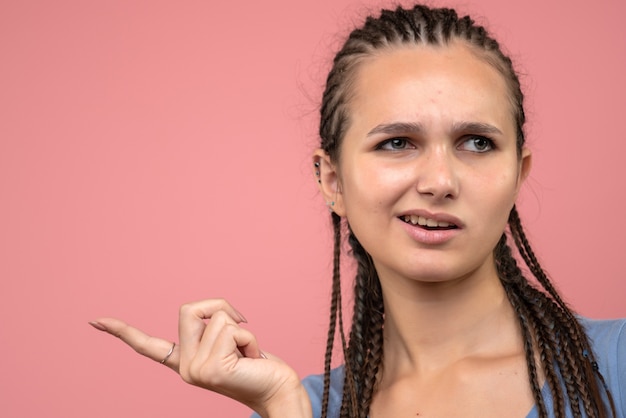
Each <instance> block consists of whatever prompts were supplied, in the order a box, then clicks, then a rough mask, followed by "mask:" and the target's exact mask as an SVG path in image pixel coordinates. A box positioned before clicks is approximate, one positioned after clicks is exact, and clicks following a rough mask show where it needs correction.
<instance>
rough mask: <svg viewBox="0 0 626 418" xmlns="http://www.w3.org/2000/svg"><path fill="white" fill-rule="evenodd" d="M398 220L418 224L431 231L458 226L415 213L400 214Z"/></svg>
mask: <svg viewBox="0 0 626 418" xmlns="http://www.w3.org/2000/svg"><path fill="white" fill-rule="evenodd" d="M400 220H402V221H403V222H405V223H407V224H410V225H415V226H419V227H422V228H424V229H428V230H432V231H437V230H445V229H457V228H458V226H457V225H455V224H453V223H450V222H443V221H436V220H434V219H429V218H424V217H423V216H417V215H404V216H400Z"/></svg>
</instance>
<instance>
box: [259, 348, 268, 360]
mask: <svg viewBox="0 0 626 418" xmlns="http://www.w3.org/2000/svg"><path fill="white" fill-rule="evenodd" d="M259 355H260V356H261V358H264V359H265V360H267V356H266V355H265V353H264V352H262V351H261V350H259Z"/></svg>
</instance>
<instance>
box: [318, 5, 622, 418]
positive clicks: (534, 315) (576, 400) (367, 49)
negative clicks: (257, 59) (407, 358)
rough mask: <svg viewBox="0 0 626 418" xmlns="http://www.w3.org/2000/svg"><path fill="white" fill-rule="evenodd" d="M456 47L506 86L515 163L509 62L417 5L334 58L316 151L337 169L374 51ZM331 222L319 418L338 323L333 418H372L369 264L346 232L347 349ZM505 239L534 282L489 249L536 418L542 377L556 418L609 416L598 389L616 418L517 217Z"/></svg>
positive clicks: (362, 32) (375, 291)
mask: <svg viewBox="0 0 626 418" xmlns="http://www.w3.org/2000/svg"><path fill="white" fill-rule="evenodd" d="M453 40H458V41H461V42H464V43H465V44H466V45H467V46H468V48H469V50H470V51H471V52H472V53H474V54H476V55H477V56H478V57H479V58H480V59H482V60H483V61H485V62H486V63H488V64H489V65H491V66H492V67H493V68H495V69H496V70H497V71H498V72H499V73H500V74H501V75H502V77H503V79H504V80H505V81H506V83H507V86H508V93H509V100H510V102H511V108H512V110H513V117H514V121H515V125H516V135H517V138H516V141H517V144H516V145H517V152H518V156H520V157H521V153H522V148H523V146H524V142H525V138H524V124H525V122H526V118H525V113H524V106H523V101H524V95H523V93H522V91H521V87H520V82H519V79H518V77H517V74H516V72H515V70H514V68H513V63H512V62H511V59H510V58H509V57H508V56H506V55H505V54H504V53H503V52H502V49H501V48H500V45H499V44H498V42H497V41H496V40H495V39H493V38H492V37H491V36H490V35H489V34H488V33H487V31H486V30H485V29H484V28H483V27H482V26H479V25H476V24H475V23H474V21H473V20H472V19H471V18H470V17H468V16H464V17H459V16H458V15H457V13H456V12H455V11H454V10H451V9H443V8H442V9H431V8H428V7H425V6H421V5H417V6H415V7H413V8H412V9H403V8H401V7H398V8H397V9H396V10H383V11H382V12H381V15H380V16H379V17H377V18H374V17H368V18H367V19H366V21H365V23H364V25H363V27H361V28H358V29H355V30H353V31H352V33H351V34H350V35H349V37H348V39H347V40H346V42H345V44H344V45H343V47H342V49H341V50H340V51H339V52H338V53H337V55H336V56H335V59H334V60H333V66H332V69H331V70H330V72H329V74H328V77H327V80H326V88H325V91H324V93H323V96H322V105H321V108H320V113H321V115H320V116H321V119H320V128H319V134H320V138H321V148H322V149H323V150H324V151H325V152H326V153H327V155H328V156H329V157H330V159H331V160H332V161H333V162H334V163H335V164H339V162H340V151H341V142H342V139H343V137H344V136H345V133H346V131H347V129H348V126H349V124H350V112H349V108H348V104H349V103H350V101H351V99H352V97H353V95H354V82H355V78H356V75H355V74H356V71H357V69H358V67H359V66H360V65H361V63H362V62H363V61H364V60H365V59H367V58H369V57H371V56H372V55H374V54H375V53H376V52H377V51H378V50H384V49H387V48H391V47H394V46H398V45H435V46H445V45H447V44H448V43H449V42H451V41H453ZM332 221H333V228H334V231H335V250H334V251H335V253H334V269H333V291H332V298H331V308H330V326H329V331H328V340H327V345H326V355H325V367H324V370H325V371H324V373H325V375H324V392H323V401H322V417H327V415H328V397H329V387H330V367H331V357H332V348H333V343H334V338H335V331H336V325H337V322H339V328H340V330H339V332H340V336H341V344H342V351H343V354H344V360H345V380H344V387H343V398H342V405H341V411H340V414H341V417H350V418H354V417H357V418H365V417H367V415H368V413H369V406H370V403H371V401H372V397H373V395H374V393H375V390H376V379H377V376H378V375H379V373H380V367H381V365H382V359H383V322H384V306H383V299H382V292H381V289H380V282H379V280H378V274H377V272H376V269H375V268H374V266H373V263H372V260H371V257H370V256H369V254H368V253H367V251H366V250H365V249H364V248H363V247H362V246H361V244H360V243H359V241H358V239H357V237H356V236H355V235H354V234H353V233H352V231H351V230H350V226H349V225H347V227H348V231H349V235H348V241H349V243H350V246H351V248H352V255H353V256H354V258H355V259H356V262H357V273H356V277H355V283H354V310H353V318H352V325H351V329H350V339H349V342H348V343H347V344H346V341H345V337H344V331H343V319H342V313H341V285H340V268H339V265H340V258H339V255H340V251H341V227H342V223H341V218H340V217H339V216H337V215H336V214H334V213H333V214H332ZM509 231H510V235H511V237H512V238H513V242H514V243H515V245H516V247H517V250H518V252H519V254H520V256H521V258H522V260H523V261H524V263H525V264H526V265H527V266H528V268H529V270H530V272H531V273H532V275H533V276H534V277H535V278H536V280H537V282H538V286H537V287H535V286H533V285H531V283H529V282H528V280H526V278H525V277H524V276H523V274H522V272H521V270H520V268H519V267H518V265H517V262H516V260H515V258H514V257H513V255H512V254H511V249H510V247H509V246H508V245H507V236H506V235H503V237H502V238H501V240H500V242H499V243H498V245H497V246H496V248H495V249H494V258H495V262H496V268H497V271H498V275H499V277H500V280H501V282H502V285H503V287H504V289H505V291H506V294H507V297H508V300H509V301H510V303H511V306H512V307H513V309H514V312H515V314H516V316H517V318H518V322H519V326H520V329H521V333H522V338H523V340H524V352H525V357H526V363H527V367H528V377H529V384H530V388H531V391H532V393H533V397H534V400H535V403H536V405H537V408H538V411H539V415H540V417H542V418H543V417H547V416H548V411H547V408H546V405H545V402H544V400H543V396H542V390H541V386H540V383H539V382H540V376H541V375H545V379H546V382H547V385H548V387H549V389H550V392H551V394H552V398H553V400H554V401H553V403H554V412H555V414H556V416H564V415H565V411H566V410H567V409H569V410H571V412H572V414H573V415H574V417H581V416H583V415H584V416H588V417H599V418H605V417H608V416H609V411H607V408H606V407H605V405H604V403H603V397H602V395H601V390H600V388H601V387H602V388H604V393H605V394H606V395H607V397H608V399H609V403H610V411H612V416H615V407H614V404H613V399H612V397H611V394H610V393H608V390H606V386H605V385H604V379H603V377H602V376H601V375H600V373H599V372H598V371H597V364H596V361H595V356H594V354H593V352H592V349H591V344H590V342H589V339H588V337H587V335H586V333H585V330H584V329H583V327H582V326H581V324H580V322H579V321H578V319H577V317H576V316H575V315H574V313H573V312H572V311H571V310H570V309H569V307H568V306H567V304H566V303H565V302H564V301H563V299H562V298H561V296H560V295H559V293H558V292H557V290H556V289H555V288H554V286H553V285H552V283H551V282H550V280H549V279H548V277H547V275H546V273H545V272H544V271H543V269H542V267H541V265H540V264H539V262H538V260H537V258H536V256H535V254H534V252H533V251H532V249H531V247H530V244H529V242H528V240H527V238H526V235H525V234H524V231H523V228H522V225H521V222H520V219H519V216H518V214H517V210H516V209H515V207H513V209H512V210H511V213H510V216H509Z"/></svg>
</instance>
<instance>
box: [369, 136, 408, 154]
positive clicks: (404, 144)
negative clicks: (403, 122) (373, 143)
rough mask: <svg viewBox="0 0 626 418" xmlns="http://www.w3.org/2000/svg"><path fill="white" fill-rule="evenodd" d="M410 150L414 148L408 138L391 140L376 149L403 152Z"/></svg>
mask: <svg viewBox="0 0 626 418" xmlns="http://www.w3.org/2000/svg"><path fill="white" fill-rule="evenodd" d="M408 148H412V146H411V143H410V142H409V140H408V139H407V138H391V139H388V140H386V141H383V142H381V143H380V144H379V145H378V146H377V147H376V149H382V150H386V151H401V150H405V149H408Z"/></svg>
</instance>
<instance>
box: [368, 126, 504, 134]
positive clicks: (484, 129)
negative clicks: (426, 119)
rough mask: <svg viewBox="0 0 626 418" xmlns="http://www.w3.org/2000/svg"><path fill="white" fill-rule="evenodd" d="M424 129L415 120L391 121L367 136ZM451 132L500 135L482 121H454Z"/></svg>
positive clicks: (412, 132) (417, 131) (377, 127)
mask: <svg viewBox="0 0 626 418" xmlns="http://www.w3.org/2000/svg"><path fill="white" fill-rule="evenodd" d="M423 131H424V127H423V125H422V124H421V123H417V122H393V123H382V124H380V125H377V126H375V127H374V129H372V130H371V131H369V132H368V133H367V136H368V137H369V136H373V135H376V134H386V135H400V134H419V133H421V132H423ZM451 131H452V132H471V133H474V134H483V135H502V131H501V130H500V129H498V128H496V127H495V126H493V125H490V124H488V123H483V122H455V123H454V124H452V129H451Z"/></svg>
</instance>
